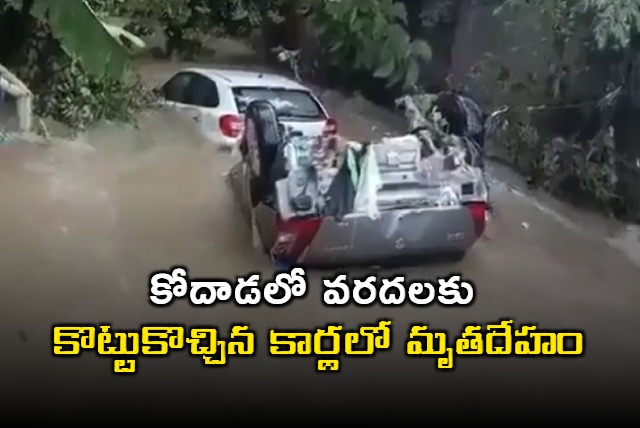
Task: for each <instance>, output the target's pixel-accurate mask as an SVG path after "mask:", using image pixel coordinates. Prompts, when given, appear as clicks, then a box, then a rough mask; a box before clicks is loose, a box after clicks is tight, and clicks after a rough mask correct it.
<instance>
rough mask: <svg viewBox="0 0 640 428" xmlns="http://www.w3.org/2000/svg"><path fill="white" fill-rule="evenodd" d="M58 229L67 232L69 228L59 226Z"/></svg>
mask: <svg viewBox="0 0 640 428" xmlns="http://www.w3.org/2000/svg"><path fill="white" fill-rule="evenodd" d="M60 230H61V231H62V233H69V229H67V227H66V226H60Z"/></svg>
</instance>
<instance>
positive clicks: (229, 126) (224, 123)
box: [220, 114, 244, 138]
mask: <svg viewBox="0 0 640 428" xmlns="http://www.w3.org/2000/svg"><path fill="white" fill-rule="evenodd" d="M243 130H244V123H243V122H242V118H241V117H240V116H236V115H235V114H225V115H224V116H221V117H220V132H222V135H224V136H225V137H230V138H237V137H239V136H240V135H242V131H243Z"/></svg>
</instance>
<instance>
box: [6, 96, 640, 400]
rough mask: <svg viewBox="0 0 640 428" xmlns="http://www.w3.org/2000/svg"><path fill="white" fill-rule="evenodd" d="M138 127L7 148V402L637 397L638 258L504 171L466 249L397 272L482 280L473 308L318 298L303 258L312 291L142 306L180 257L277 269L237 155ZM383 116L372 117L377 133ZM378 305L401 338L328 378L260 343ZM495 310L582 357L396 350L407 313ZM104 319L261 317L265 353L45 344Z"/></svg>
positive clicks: (156, 124)
mask: <svg viewBox="0 0 640 428" xmlns="http://www.w3.org/2000/svg"><path fill="white" fill-rule="evenodd" d="M330 104H331V102H330ZM330 108H332V107H331V105H330ZM335 109H337V110H338V111H337V116H338V118H339V120H340V123H345V124H348V126H347V130H346V131H345V132H347V133H350V134H351V136H352V137H354V138H366V136H365V135H364V134H366V133H367V132H371V124H372V123H378V122H376V121H381V120H382V118H381V117H378V116H377V115H378V113H379V112H376V111H371V112H370V114H369V116H366V117H365V118H364V119H362V117H360V119H358V118H355V117H349V114H350V113H349V111H352V110H358V109H357V108H355V107H354V106H353V105H337V106H335ZM379 114H380V115H382V114H383V113H379ZM359 120H360V121H359ZM390 127H391V128H392V127H393V126H391V125H390ZM141 129H142V130H144V132H142V131H135V130H133V129H128V128H126V127H123V126H111V127H106V128H104V129H99V130H96V131H93V132H92V133H90V134H89V135H88V136H87V137H86V140H85V142H86V143H87V144H81V143H78V144H76V145H60V146H55V147H53V148H45V147H37V146H26V145H5V146H2V147H0V201H1V204H2V209H1V210H0V237H1V239H0V248H1V250H2V253H1V254H2V257H0V272H2V286H1V289H0V296H1V299H0V319H1V320H2V324H1V327H0V339H1V340H2V342H0V343H2V348H3V349H2V361H3V364H2V366H1V368H0V384H2V385H3V388H2V389H1V391H2V396H1V397H0V400H1V402H2V403H3V404H4V405H6V406H17V407H20V406H21V405H24V404H25V403H29V402H33V401H34V400H35V401H36V402H37V401H38V400H46V402H47V403H49V404H51V405H58V406H61V408H64V406H71V407H73V406H80V407H82V408H83V409H85V408H89V407H91V406H93V405H98V404H100V403H106V402H109V403H111V402H114V400H115V398H114V397H118V399H119V400H121V402H120V405H121V406H131V407H135V408H140V407H141V406H143V405H144V404H149V406H151V405H152V404H153V403H156V405H157V403H158V402H157V401H156V402H154V401H153V400H155V399H158V400H161V399H162V400H164V399H165V398H167V397H171V400H173V401H172V403H173V404H174V405H182V404H185V403H187V402H189V403H192V404H193V403H195V402H196V401H198V400H200V399H202V400H204V399H206V400H208V401H209V402H212V401H213V402H216V400H217V402H218V403H219V405H222V404H228V403H229V402H231V401H232V400H233V401H234V402H236V403H238V402H239V401H238V400H240V399H241V401H242V402H243V403H249V402H254V403H260V404H265V403H271V402H273V403H276V404H278V403H280V404H282V403H286V404H287V405H292V406H302V405H313V404H314V403H315V404H317V403H318V402H321V401H322V400H328V398H327V397H331V400H332V401H331V403H333V404H332V406H334V407H335V408H338V407H340V406H341V404H340V403H342V404H344V405H346V404H350V405H355V404H363V405H368V406H370V405H372V403H373V402H374V401H372V400H376V399H387V400H397V401H402V402H403V403H404V404H407V405H408V404H410V403H413V402H414V401H419V402H421V403H431V404H436V403H441V402H447V403H449V404H452V403H453V401H451V400H454V399H455V400H468V402H469V403H471V404H478V405H488V406H491V405H498V404H500V403H504V402H506V400H509V399H513V397H514V395H516V396H517V397H518V399H519V400H522V404H523V405H524V404H527V405H544V404H557V403H558V398H559V397H565V398H566V400H567V404H569V402H574V401H575V402H580V404H583V405H584V404H587V405H590V404H599V405H606V404H625V402H626V400H630V399H631V396H630V395H627V394H623V393H622V390H624V389H626V388H631V387H632V386H633V385H637V384H638V382H640V371H638V370H637V369H635V359H636V357H637V356H638V355H639V353H638V350H639V349H640V343H639V341H640V339H639V338H638V335H637V330H636V327H637V326H638V325H640V312H639V311H638V310H637V306H636V305H637V303H638V302H640V270H639V269H638V268H637V267H636V266H634V265H633V264H632V263H631V262H630V261H629V260H628V259H627V258H626V257H624V256H623V255H622V254H620V253H619V252H617V251H615V250H613V249H611V248H610V247H609V246H607V245H606V243H605V242H604V241H602V240H600V239H597V238H595V237H592V236H589V235H588V234H583V233H580V232H579V231H577V230H575V229H573V228H571V227H568V226H567V225H566V224H563V223H562V222H560V221H558V220H557V219H556V218H553V217H552V216H550V215H548V214H546V213H544V212H542V211H540V210H538V209H537V208H536V207H535V206H534V204H532V203H531V201H530V200H528V199H527V198H525V197H522V196H519V195H518V194H515V193H513V192H511V191H509V189H508V188H507V187H506V186H501V185H496V186H495V188H494V191H493V198H494V200H495V204H496V209H497V215H496V217H495V218H493V219H492V220H491V222H490V223H489V226H488V230H487V233H486V236H485V237H484V238H483V239H482V240H481V241H480V242H478V244H477V245H476V246H475V247H474V248H473V249H472V251H471V252H470V253H469V255H468V257H467V258H466V259H465V260H464V261H463V262H461V263H459V264H455V265H452V264H449V265H444V264H440V265H428V264H425V265H424V266H419V267H410V268H405V269H402V270H401V273H405V274H407V275H408V276H409V277H410V278H412V279H423V280H431V279H434V278H436V277H438V276H444V275H448V274H450V273H452V272H460V273H461V274H462V275H463V277H464V278H466V279H468V280H471V281H473V283H474V284H475V286H476V295H477V297H476V301H475V303H474V304H473V306H471V307H466V308H447V307H443V306H435V305H432V306H429V307H427V308H416V307H410V306H405V307H398V308H383V307H379V306H373V307H368V308H358V307H349V308H326V307H325V306H323V305H322V304H321V299H320V289H321V281H320V278H321V275H327V273H321V272H311V274H310V277H309V284H310V291H309V292H308V296H307V297H306V298H305V299H302V300H298V301H294V302H293V303H292V304H290V305H288V306H286V307H281V308H270V307H267V306H260V307H254V308H246V307H245V308H241V307H236V306H233V305H231V304H220V305H218V306H215V307H204V308H194V307H191V306H189V305H188V304H187V303H186V302H177V303H175V304H172V305H171V306H169V307H162V308H157V307H152V306H151V305H150V303H149V300H148V276H149V274H150V272H152V271H156V270H163V269H169V268H170V267H172V266H175V265H184V266H187V267H188V268H189V272H190V274H191V275H192V276H205V277H216V278H235V277H236V276H238V275H244V274H246V273H248V272H254V271H258V272H262V273H263V274H264V275H270V274H271V273H272V267H271V265H270V263H269V262H268V260H267V258H266V257H265V256H264V255H263V254H260V253H259V252H257V251H256V250H254V249H253V248H252V246H251V239H250V233H249V230H248V228H247V226H246V225H245V224H244V222H243V219H242V217H241V216H240V215H239V211H238V210H237V208H236V206H235V204H234V200H233V197H232V195H231V194H230V193H229V191H228V188H227V186H226V184H225V179H224V173H225V172H226V171H227V170H228V169H229V167H230V164H231V160H230V158H229V155H228V154H221V153H218V152H216V151H215V150H214V149H213V147H211V146H210V145H209V144H208V142H206V141H202V140H201V139H200V138H199V137H198V136H197V135H196V134H195V133H194V132H193V131H192V129H191V128H189V127H188V126H187V125H186V124H183V123H182V122H179V121H178V120H177V119H175V118H173V117H171V116H168V115H165V114H160V113H154V114H152V115H150V116H149V117H147V118H145V119H142V123H141ZM384 131H385V129H384V126H383V125H382V122H380V126H379V128H378V129H377V130H376V131H375V132H378V133H379V132H384ZM350 273H351V274H354V275H358V274H360V275H363V274H364V273H365V271H363V270H357V271H356V270H354V271H352V272H350ZM396 273H400V270H399V271H398V272H396ZM387 317H388V318H389V319H392V320H393V322H394V337H393V350H392V351H390V352H387V353H382V354H379V355H377V356H376V357H375V358H373V359H360V360H358V359H348V358H346V359H343V372H342V373H340V374H339V375H337V376H335V375H324V374H323V375H320V374H317V373H315V372H314V361H313V360H310V359H292V360H290V359H280V360H278V359H270V358H267V357H266V354H267V345H266V343H265V342H266V337H267V336H266V331H267V329H268V328H280V329H287V328H290V329H300V328H316V327H322V326H324V325H326V323H328V322H339V323H344V324H345V326H346V327H347V328H349V329H352V328H355V327H356V326H357V325H358V324H361V323H374V322H376V321H377V320H379V319H381V318H387ZM505 318H509V319H514V320H515V324H516V325H519V324H521V323H539V325H540V328H541V329H581V330H584V332H585V334H586V344H587V346H586V355H585V356H584V357H582V358H577V359H566V358H564V359H563V358H555V359H553V358H540V359H515V358H508V359H506V358H505V359H500V358H497V359H496V358H494V359H485V358H481V359H474V358H464V359H462V358H461V359H458V360H457V361H456V362H455V365H456V367H457V368H456V369H455V370H453V371H444V372H443V371H436V369H435V358H425V359H406V358H405V357H404V356H403V347H404V340H405V337H406V332H407V328H408V326H409V324H411V323H414V322H423V323H428V324H429V325H430V326H432V327H433V328H434V329H446V330H449V331H450V332H451V335H452V336H457V335H458V332H459V331H460V329H461V328H462V326H463V325H464V324H466V323H470V322H478V323H487V322H488V323H497V322H498V321H499V320H501V319H505ZM99 322H103V323H110V324H111V325H113V327H114V328H117V329H135V328H138V327H139V325H140V324H148V323H165V324H185V325H187V326H191V325H199V324H200V325H201V324H211V325H217V326H220V327H221V328H222V329H223V330H224V331H226V329H227V327H228V326H229V325H230V324H232V323H238V322H245V323H249V324H250V326H251V328H252V329H254V330H256V331H257V332H258V337H259V341H258V343H257V354H258V355H259V356H258V357H256V358H254V359H244V360H243V359H232V360H231V361H230V363H229V365H228V367H225V368H211V367H207V368H205V367H203V366H202V364H201V362H200V361H198V360H197V359H193V358H190V357H188V356H187V355H185V354H184V353H179V354H176V355H173V356H171V357H169V358H168V359H152V358H140V359H139V361H138V372H139V373H138V374H137V375H136V376H134V377H126V376H125V377H117V376H115V375H114V374H112V373H111V370H112V363H111V361H110V360H109V359H100V358H97V357H94V356H93V355H90V354H86V355H83V356H82V358H78V359H61V358H53V357H52V356H51V326H52V324H60V323H65V324H75V323H78V324H80V323H99ZM8 385H10V387H7V386H8ZM222 385H223V386H222ZM489 391H490V393H489ZM163 397H164V398H163ZM376 397H377V398H376ZM425 406H428V405H426V404H425ZM332 408H333V407H332Z"/></svg>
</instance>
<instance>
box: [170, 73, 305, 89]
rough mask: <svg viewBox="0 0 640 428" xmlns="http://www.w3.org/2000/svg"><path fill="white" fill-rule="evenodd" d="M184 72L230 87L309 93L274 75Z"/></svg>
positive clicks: (284, 78)
mask: <svg viewBox="0 0 640 428" xmlns="http://www.w3.org/2000/svg"><path fill="white" fill-rule="evenodd" d="M183 72H193V73H198V74H202V75H204V76H206V77H208V78H210V79H216V80H224V81H225V82H226V83H227V84H229V86H231V87H236V86H248V87H252V86H253V87H269V86H275V87H278V88H285V89H295V90H305V91H309V88H307V87H305V86H303V85H301V84H300V83H298V82H296V81H295V80H293V79H289V78H287V77H284V76H280V75H278V74H273V73H261V72H257V71H246V70H227V69H220V68H189V69H186V70H183Z"/></svg>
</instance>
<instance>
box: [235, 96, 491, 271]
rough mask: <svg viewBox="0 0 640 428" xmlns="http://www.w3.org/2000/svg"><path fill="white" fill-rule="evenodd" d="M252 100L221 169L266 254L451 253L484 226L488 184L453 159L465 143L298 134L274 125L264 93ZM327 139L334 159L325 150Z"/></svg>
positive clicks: (373, 256) (325, 259) (289, 258)
mask: <svg viewBox="0 0 640 428" xmlns="http://www.w3.org/2000/svg"><path fill="white" fill-rule="evenodd" d="M252 104H253V105H252V106H251V108H248V109H247V115H246V121H247V122H246V124H245V126H246V128H245V129H247V130H249V129H251V130H252V131H251V132H246V134H245V137H244V138H243V141H242V144H241V151H242V153H243V160H242V161H241V162H240V163H238V164H237V165H235V166H234V167H233V168H232V169H231V171H230V173H229V176H228V178H229V181H230V184H231V188H232V190H233V192H234V194H235V195H236V196H237V199H238V200H239V201H240V204H241V207H242V209H243V212H244V213H245V215H246V217H247V219H248V220H249V221H250V223H251V225H252V230H253V233H254V238H256V239H255V241H257V242H258V245H260V246H261V247H262V248H263V249H264V250H265V251H266V252H267V253H268V254H269V255H270V256H271V257H272V258H273V259H274V260H276V261H284V262H285V263H288V264H303V265H306V266H338V265H340V266H344V265H353V264H358V265H361V264H369V265H372V264H382V263H384V262H385V261H390V260H395V259H404V258H416V257H418V258H426V257H428V256H432V255H438V256H442V255H445V256H453V257H455V258H456V259H457V258H461V257H462V256H463V255H464V254H465V253H466V251H467V250H468V249H469V248H470V247H471V246H472V245H473V244H474V243H475V242H476V241H477V239H478V238H479V237H480V236H481V235H482V233H483V232H484V228H485V218H486V209H487V189H486V185H485V181H484V176H483V174H482V171H481V170H480V168H478V167H476V166H473V165H470V164H468V163H466V162H465V161H464V159H461V157H464V156H465V155H466V153H460V152H456V151H455V150H448V151H446V153H443V152H442V151H438V152H437V153H429V154H428V155H426V156H425V155H424V150H423V142H421V141H420V139H419V138H418V137H417V136H415V135H407V136H402V137H390V138H383V139H381V140H380V141H375V142H365V143H358V142H344V141H343V142H342V143H339V142H337V141H336V140H335V138H334V137H329V138H327V137H325V138H322V137H306V136H304V135H300V134H299V133H291V132H288V131H287V130H286V129H285V127H283V126H281V125H280V126H278V124H277V117H276V115H275V113H274V112H273V111H271V112H270V111H269V110H270V108H269V106H268V103H265V102H262V103H261V102H256V103H252ZM335 146H342V156H343V157H342V158H341V159H342V161H341V162H337V161H336V159H334V158H331V156H333V155H327V153H328V152H330V151H331V150H332V149H331V150H330V149H329V148H331V147H333V149H335ZM338 151H340V150H337V151H336V153H337V152H338ZM345 153H346V154H345ZM334 155H335V153H334ZM320 158H322V159H320ZM325 158H326V159H329V160H328V161H327V160H326V159H325ZM332 162H333V163H332ZM338 165H339V166H338ZM325 176H329V178H330V179H329V180H325V178H326V177H325ZM324 181H327V183H324Z"/></svg>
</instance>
